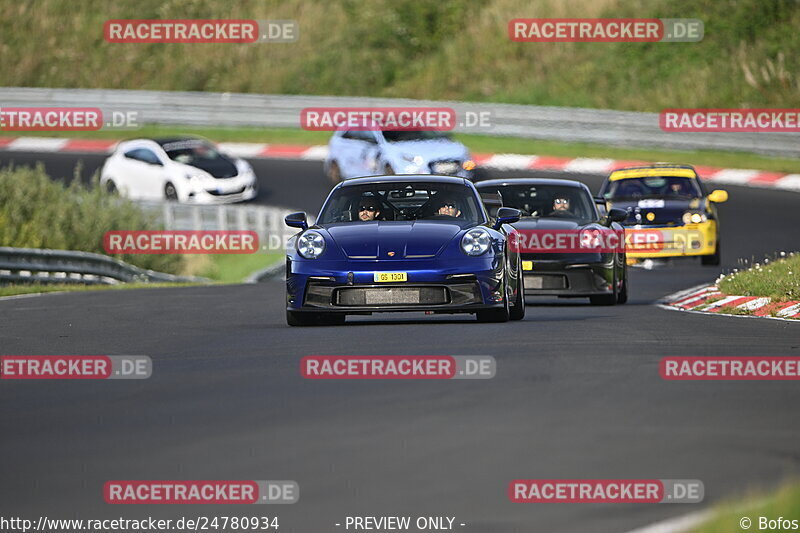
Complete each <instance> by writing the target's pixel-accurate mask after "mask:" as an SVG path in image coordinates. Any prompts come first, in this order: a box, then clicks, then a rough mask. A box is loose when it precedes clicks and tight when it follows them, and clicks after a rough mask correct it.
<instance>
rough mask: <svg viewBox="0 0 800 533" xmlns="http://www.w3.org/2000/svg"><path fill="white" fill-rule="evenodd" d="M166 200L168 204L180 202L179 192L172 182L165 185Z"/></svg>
mask: <svg viewBox="0 0 800 533" xmlns="http://www.w3.org/2000/svg"><path fill="white" fill-rule="evenodd" d="M164 199H165V200H167V201H168V202H177V201H178V191H177V190H176V189H175V186H174V185H173V184H172V183H170V182H167V184H166V185H164Z"/></svg>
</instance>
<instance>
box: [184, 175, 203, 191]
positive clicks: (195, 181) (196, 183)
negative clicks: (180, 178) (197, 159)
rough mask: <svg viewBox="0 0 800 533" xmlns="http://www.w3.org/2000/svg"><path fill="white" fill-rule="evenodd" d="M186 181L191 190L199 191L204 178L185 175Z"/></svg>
mask: <svg viewBox="0 0 800 533" xmlns="http://www.w3.org/2000/svg"><path fill="white" fill-rule="evenodd" d="M186 179H187V180H189V185H191V186H192V189H195V190H199V189H202V188H203V182H204V181H205V178H204V177H203V176H201V175H200V174H186Z"/></svg>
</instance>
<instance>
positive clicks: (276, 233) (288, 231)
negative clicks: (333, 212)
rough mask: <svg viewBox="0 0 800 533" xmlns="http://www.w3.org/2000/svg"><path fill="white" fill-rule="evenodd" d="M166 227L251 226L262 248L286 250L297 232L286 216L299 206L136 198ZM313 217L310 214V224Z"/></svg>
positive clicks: (216, 227)
mask: <svg viewBox="0 0 800 533" xmlns="http://www.w3.org/2000/svg"><path fill="white" fill-rule="evenodd" d="M136 203H137V205H139V206H140V207H141V208H142V210H143V211H145V212H146V213H148V214H149V215H150V217H151V218H152V219H153V220H154V221H155V222H157V223H159V224H162V225H163V226H164V229H167V230H190V231H202V230H222V231H227V230H249V231H255V232H256V233H257V234H258V240H259V243H261V245H262V248H263V247H264V246H266V247H267V248H268V249H270V250H283V243H284V242H285V241H286V239H287V238H289V237H291V236H292V235H294V234H295V233H297V230H296V229H293V228H290V227H288V226H287V225H286V224H285V223H284V221H283V219H284V217H285V216H286V215H288V214H289V213H292V212H294V211H298V210H297V209H294V210H292V209H284V208H280V207H270V206H263V205H250V204H236V205H233V204H223V205H189V204H179V203H176V202H136ZM313 223H314V217H309V224H313Z"/></svg>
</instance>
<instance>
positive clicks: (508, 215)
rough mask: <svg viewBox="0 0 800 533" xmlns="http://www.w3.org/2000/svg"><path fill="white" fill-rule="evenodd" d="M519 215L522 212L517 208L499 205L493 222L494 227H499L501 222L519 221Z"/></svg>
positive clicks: (511, 222)
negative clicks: (495, 219)
mask: <svg viewBox="0 0 800 533" xmlns="http://www.w3.org/2000/svg"><path fill="white" fill-rule="evenodd" d="M521 216H522V212H521V211H520V210H519V209H514V208H512V207H501V208H500V209H498V210H497V221H496V222H495V223H494V229H499V228H500V226H502V225H503V224H513V223H514V222H519V217H521Z"/></svg>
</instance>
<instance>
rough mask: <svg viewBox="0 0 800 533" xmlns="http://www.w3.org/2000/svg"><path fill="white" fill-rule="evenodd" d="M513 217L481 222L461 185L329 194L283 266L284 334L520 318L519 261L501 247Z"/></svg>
mask: <svg viewBox="0 0 800 533" xmlns="http://www.w3.org/2000/svg"><path fill="white" fill-rule="evenodd" d="M519 216H520V212H519V211H518V210H517V209H512V208H501V209H499V210H498V212H497V214H496V217H495V218H492V219H490V218H489V216H488V214H487V213H486V210H485V208H484V206H483V202H481V198H480V195H479V194H478V192H477V190H476V189H475V187H474V186H473V185H472V183H470V182H469V181H468V180H466V179H464V178H457V177H449V176H430V175H421V176H420V175H396V176H377V177H370V178H356V179H352V180H347V181H345V182H343V183H340V184H339V185H337V186H336V187H334V188H333V190H332V191H331V193H330V194H329V195H328V198H327V200H326V201H325V203H324V205H323V206H322V210H321V211H320V213H319V217H317V222H316V224H315V225H314V226H311V227H309V226H308V223H307V221H306V214H305V213H302V212H300V213H292V214H291V215H288V216H287V217H286V224H287V225H289V226H291V227H295V228H300V229H301V230H302V231H301V232H300V233H298V234H297V235H295V236H293V237H292V239H291V240H290V241H289V246H288V248H287V257H286V321H287V323H288V324H289V325H290V326H310V325H319V324H324V325H330V324H342V323H344V321H345V317H346V315H355V314H372V313H376V312H397V311H427V312H432V313H474V314H476V315H477V318H478V320H479V321H481V322H506V321H508V320H520V319H522V318H523V317H524V316H525V300H524V292H523V290H524V289H523V286H522V283H523V281H522V276H521V275H520V273H521V263H520V260H519V254H518V253H517V252H515V251H513V250H512V249H511V248H512V247H511V246H509V239H508V235H509V233H510V232H512V231H513V228H512V227H511V226H510V225H509V224H512V223H514V222H517V221H518V220H519Z"/></svg>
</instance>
